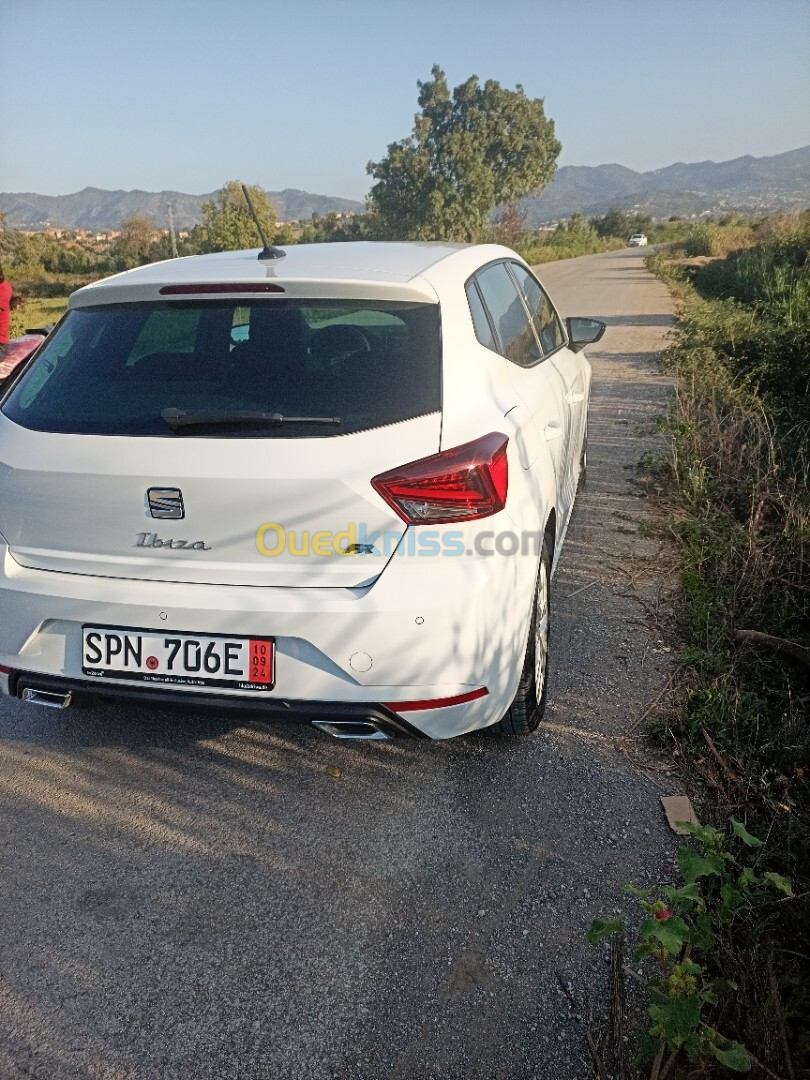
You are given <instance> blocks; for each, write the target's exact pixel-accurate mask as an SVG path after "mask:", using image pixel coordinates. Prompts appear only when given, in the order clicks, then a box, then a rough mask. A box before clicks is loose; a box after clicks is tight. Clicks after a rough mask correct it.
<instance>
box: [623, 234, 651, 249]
mask: <svg viewBox="0 0 810 1080" xmlns="http://www.w3.org/2000/svg"><path fill="white" fill-rule="evenodd" d="M627 246H628V247H646V246H647V237H646V236H645V235H644V233H643V232H637V233H633V235H632V236H631V237H630V239H629V240H628V241H627Z"/></svg>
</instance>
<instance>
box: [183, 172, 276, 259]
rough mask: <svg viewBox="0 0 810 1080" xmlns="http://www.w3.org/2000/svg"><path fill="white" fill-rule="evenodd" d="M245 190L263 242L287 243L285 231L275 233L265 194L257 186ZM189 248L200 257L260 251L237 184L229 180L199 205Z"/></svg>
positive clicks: (255, 230)
mask: <svg viewBox="0 0 810 1080" xmlns="http://www.w3.org/2000/svg"><path fill="white" fill-rule="evenodd" d="M247 189H248V191H249V192H250V198H251V201H252V202H253V207H254V209H255V210H256V216H257V217H258V219H259V221H260V222H261V223H262V228H263V229H264V232H265V235H266V236H267V239H268V240H269V241H270V243H271V244H272V243H287V242H288V241H289V238H288V234H287V232H286V231H285V230H279V228H278V224H277V214H276V208H275V207H274V206H273V204H272V203H271V202H270V199H269V197H268V194H267V192H266V191H265V190H264V188H261V187H259V186H258V185H257V184H248V185H247ZM191 244H192V246H193V248H194V250H195V251H199V252H201V253H203V254H205V253H207V252H209V251H241V250H243V249H244V248H255V247H261V240H260V239H259V234H258V231H257V229H256V223H255V222H254V220H253V218H252V217H251V214H250V210H249V209H248V205H247V203H246V202H245V195H244V192H243V191H242V183H241V181H239V180H229V181H228V182H227V183H226V184H224V185H223V186H222V187H221V188H220V189H219V191H217V192H215V193H214V197H213V199H211V200H210V202H204V203H203V205H202V221H201V222H200V223H199V224H198V225H195V226H194V228H193V229H192V230H191Z"/></svg>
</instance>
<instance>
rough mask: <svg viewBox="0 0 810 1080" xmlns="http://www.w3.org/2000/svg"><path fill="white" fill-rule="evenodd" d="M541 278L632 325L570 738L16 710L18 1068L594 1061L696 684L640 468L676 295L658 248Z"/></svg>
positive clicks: (601, 413) (566, 662)
mask: <svg viewBox="0 0 810 1080" xmlns="http://www.w3.org/2000/svg"><path fill="white" fill-rule="evenodd" d="M540 275H541V278H542V279H543V280H544V281H545V282H546V283H547V284H548V286H549V289H550V291H551V292H552V295H554V296H555V298H556V299H557V301H558V303H559V305H560V307H561V309H562V311H563V313H564V314H566V315H568V314H585V315H595V316H600V317H605V318H606V320H607V322H608V323H609V329H608V331H607V333H606V335H605V337H604V339H603V340H602V342H600V343H599V344H598V345H597V346H596V347H595V348H594V349H593V350H591V352H590V355H591V359H592V363H593V365H594V369H595V381H594V395H593V400H592V405H591V413H590V456H589V469H588V473H589V479H588V488H587V490H586V492H585V493H584V494H583V495H582V497H581V499H580V502H579V504H578V507H577V509H576V511H575V515H574V518H573V522H572V526H571V530H570V532H569V537H568V540H567V543H566V547H565V549H564V553H563V556H562V559H561V562H560V566H559V570H558V573H557V575H556V577H555V581H554V585H553V590H552V601H553V604H554V607H553V622H552V627H553V629H552V633H553V643H552V649H553V658H552V665H553V666H552V676H551V678H552V682H551V699H550V706H549V709H548V713H547V718H546V722H545V723H544V724H543V727H542V729H541V730H540V731H539V732H538V733H537V734H536V735H534V736H532V737H531V738H530V739H528V740H526V741H521V742H518V743H512V742H509V741H506V740H503V741H498V740H495V739H491V738H486V737H481V736H478V737H474V738H465V739H461V740H456V741H454V742H451V743H422V742H416V741H414V742H404V741H403V742H400V741H397V742H393V743H345V742H336V741H333V740H331V739H329V738H328V737H326V736H324V735H321V734H319V733H318V732H316V731H314V730H312V729H309V728H301V727H293V726H290V727H277V726H270V725H268V724H265V723H262V722H259V721H256V720H254V719H248V720H243V719H241V718H239V717H238V716H234V715H225V714H222V715H215V716H211V715H207V716H200V715H197V714H195V713H194V712H193V711H169V710H165V709H154V710H149V711H147V710H144V709H143V708H138V707H135V706H133V707H126V708H124V707H120V706H117V707H111V706H109V705H107V706H105V705H96V706H94V707H89V708H77V709H69V710H67V711H65V712H56V711H53V710H48V709H41V708H38V707H35V706H31V705H23V704H22V703H20V702H16V701H9V700H7V699H4V700H2V702H0V1078H2V1080H17V1078H21V1077H39V1078H42V1080H68V1078H70V1080H74V1078H77V1080H78V1078H82V1080H85V1078H91V1077H92V1078H96V1080H157V1078H160V1080H170V1078H182V1080H209V1078H214V1077H217V1078H219V1077H222V1078H228V1080H230V1078H240V1080H242V1078H244V1080H263V1078H274V1080H276V1078H278V1080H299V1078H300V1080H327V1078H329V1080H338V1078H340V1080H352V1078H363V1080H428V1078H437V1080H438V1078H441V1080H454V1078H458V1080H461V1078H465V1080H470V1078H482V1080H483V1078H486V1080H490V1078H496V1077H497V1078H503V1080H523V1078H529V1077H536V1078H541V1080H569V1078H570V1080H573V1078H580V1077H582V1078H584V1077H585V1076H587V1075H588V1073H587V1068H586V1060H587V1053H586V1017H587V1012H588V1009H587V1007H586V1000H587V1001H589V1002H590V1008H591V1010H592V1012H593V1015H594V1018H595V1019H596V1020H598V1019H599V1018H601V1017H603V1016H604V1015H605V1014H606V1011H607V1000H608V983H609V968H608V965H607V962H606V951H605V949H604V948H592V947H590V946H588V945H587V944H586V943H585V940H584V934H585V930H586V928H587V926H588V925H589V923H590V920H591V919H592V918H594V917H596V916H603V915H606V914H611V913H612V912H613V911H614V910H615V909H616V908H617V907H618V906H619V905H624V904H625V903H626V900H625V897H624V896H623V893H622V884H623V882H625V881H630V880H632V881H635V882H650V881H654V880H657V879H658V877H659V876H660V875H661V874H664V873H666V869H667V867H668V866H669V865H670V863H671V860H672V853H673V847H674V845H673V837H672V836H671V835H670V834H669V831H668V829H667V827H666V825H665V822H664V820H663V816H662V814H661V810H660V805H659V798H660V795H661V794H667V793H672V792H674V791H676V790H677V788H675V787H674V782H673V781H672V780H670V779H668V778H667V774H666V773H663V772H661V771H660V770H659V769H658V768H657V767H656V762H655V761H654V760H653V759H651V757H650V755H649V752H648V751H646V750H645V748H644V746H643V743H642V742H641V741H640V740H639V739H638V738H637V736H638V730H637V729H636V730H633V731H631V735H630V737H628V738H627V739H625V740H623V741H622V740H620V736H621V735H622V733H624V732H626V731H628V730H629V729H632V725H633V723H634V721H636V720H637V719H638V718H639V717H640V716H641V715H642V713H643V712H644V709H645V706H646V704H647V703H648V702H649V701H651V700H652V699H653V698H654V697H655V695H656V694H657V693H658V692H659V691H660V690H661V689H662V687H664V686H665V684H666V681H667V679H668V676H669V669H670V657H671V654H670V652H669V651H668V648H669V645H668V643H667V642H666V640H665V637H664V636H662V628H665V626H666V619H667V594H666V580H665V577H664V576H663V574H662V562H661V560H660V558H659V549H658V541H656V540H654V539H650V538H649V534H648V531H647V530H644V529H643V527H640V523H642V524H643V522H644V521H645V520H647V519H648V517H649V514H650V507H649V505H648V504H647V503H646V502H645V500H643V499H641V498H639V497H638V495H637V494H636V492H635V489H634V479H635V465H636V462H637V461H638V459H639V457H640V456H641V454H642V453H643V452H644V451H645V450H648V449H655V448H656V446H657V442H656V438H655V437H654V436H651V435H647V434H644V431H645V430H646V429H645V427H644V425H645V424H646V425H649V423H650V421H651V419H652V418H653V417H654V416H655V415H657V414H660V413H661V412H662V411H663V406H662V398H663V395H664V394H665V392H666V380H665V379H664V378H663V377H662V376H660V375H659V374H658V373H657V369H656V366H655V354H656V352H657V351H658V350H659V349H660V347H661V344H662V340H663V338H664V336H665V334H666V331H667V327H668V326H669V325H670V323H671V321H672V320H671V311H672V307H671V303H670V299H669V297H668V294H667V293H666V290H665V289H664V288H663V287H662V285H661V284H660V283H659V282H657V281H656V280H655V279H654V278H653V277H652V276H651V275H649V274H648V273H647V272H646V271H645V270H644V268H643V253H640V252H638V251H631V250H628V251H621V252H618V253H613V254H607V255H600V256H594V257H589V258H584V259H577V260H573V261H569V262H565V263H558V264H553V265H549V266H545V267H541V269H540ZM0 617H2V613H0Z"/></svg>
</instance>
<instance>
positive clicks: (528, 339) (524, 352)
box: [476, 263, 540, 367]
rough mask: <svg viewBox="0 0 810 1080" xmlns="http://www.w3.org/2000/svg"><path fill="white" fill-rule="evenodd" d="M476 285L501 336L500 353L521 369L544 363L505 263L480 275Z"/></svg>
mask: <svg viewBox="0 0 810 1080" xmlns="http://www.w3.org/2000/svg"><path fill="white" fill-rule="evenodd" d="M476 281H477V282H478V287H479V288H480V290H481V295H482V297H483V299H484V303H485V304H486V307H487V310H488V311H489V314H490V316H491V318H492V323H493V326H494V327H495V333H496V334H497V336H498V345H499V349H498V351H499V352H501V353H502V354H503V355H504V356H505V357H506V358H507V360H511V361H512V362H513V363H515V364H519V365H520V366H521V367H530V366H531V365H532V364H536V363H537V361H538V360H539V359H540V349H539V348H538V345H537V339H536V338H535V336H534V330H533V329H532V325H531V323H530V322H529V316H528V314H527V313H526V308H525V306H524V304H523V300H522V299H521V297H520V295H519V293H518V291H517V288H516V286H515V282H514V281H513V280H512V278H511V277H510V275H509V271H508V270H507V269H506V264H505V263H494V264H493V265H492V266H488V267H487V268H486V269H485V270H482V271H480V273H478V274H476Z"/></svg>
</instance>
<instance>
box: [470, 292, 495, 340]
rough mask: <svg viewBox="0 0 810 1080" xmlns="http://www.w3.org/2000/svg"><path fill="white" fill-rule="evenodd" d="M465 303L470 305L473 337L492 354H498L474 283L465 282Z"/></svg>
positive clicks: (484, 309)
mask: <svg viewBox="0 0 810 1080" xmlns="http://www.w3.org/2000/svg"><path fill="white" fill-rule="evenodd" d="M467 303H468V304H469V305H470V314H471V315H472V321H473V326H474V327H475V336H476V337H477V338H478V340H479V341H480V342H481V344H482V345H485V346H486V347H487V348H488V349H492V351H493V352H498V343H497V341H496V340H495V337H494V335H493V333H492V327H491V326H490V325H489V318H488V317H487V312H486V308H485V307H484V302H483V300H482V299H481V294H480V293H479V292H478V288H477V287H476V284H475V282H474V281H468V282H467Z"/></svg>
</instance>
